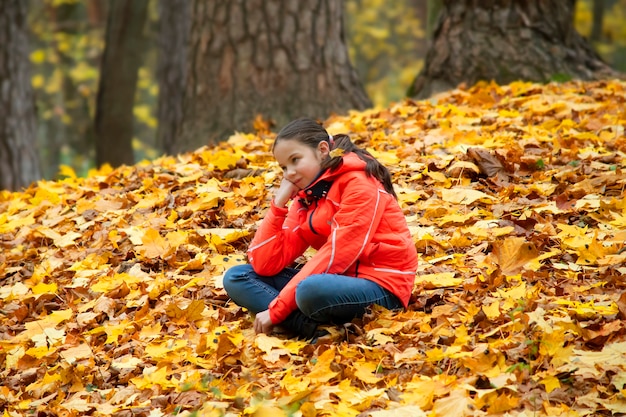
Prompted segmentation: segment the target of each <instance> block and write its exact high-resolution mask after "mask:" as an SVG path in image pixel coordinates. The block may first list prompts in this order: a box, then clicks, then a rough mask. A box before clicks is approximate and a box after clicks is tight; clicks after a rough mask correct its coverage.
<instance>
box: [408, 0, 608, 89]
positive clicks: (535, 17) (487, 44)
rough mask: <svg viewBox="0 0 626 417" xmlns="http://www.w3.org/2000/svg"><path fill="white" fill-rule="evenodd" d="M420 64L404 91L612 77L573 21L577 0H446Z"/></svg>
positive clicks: (606, 66)
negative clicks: (422, 62) (412, 79)
mask: <svg viewBox="0 0 626 417" xmlns="http://www.w3.org/2000/svg"><path fill="white" fill-rule="evenodd" d="M443 3H444V9H443V10H442V15H441V18H440V20H439V25H438V27H437V29H436V31H435V36H434V39H433V43H432V45H431V48H430V50H429V52H428V54H427V55H426V61H425V65H424V68H423V69H422V71H421V72H420V74H419V75H418V76H417V78H416V79H415V80H414V81H413V84H412V86H411V88H410V89H409V92H408V95H409V96H410V97H414V98H425V97H429V96H431V95H433V94H436V93H438V92H441V91H445V90H450V89H453V88H456V87H457V86H458V85H459V84H461V83H467V84H469V85H473V84H475V83H476V82H478V81H480V80H487V81H489V80H495V81H496V82H497V83H499V84H507V83H510V82H512V81H515V80H520V79H521V80H528V81H536V82H547V81H550V80H554V79H556V80H559V79H569V78H575V79H582V80H590V79H599V78H609V77H615V76H617V75H618V73H617V72H616V71H614V70H612V69H611V68H610V67H609V66H608V65H607V64H605V63H604V62H603V61H602V59H601V58H600V57H599V56H598V54H596V53H595V52H594V51H593V49H592V48H591V46H590V45H589V43H588V42H587V41H585V39H584V38H583V37H582V36H580V35H579V34H578V32H576V29H575V28H574V24H573V13H574V3H575V0H564V1H544V0H444V1H443Z"/></svg>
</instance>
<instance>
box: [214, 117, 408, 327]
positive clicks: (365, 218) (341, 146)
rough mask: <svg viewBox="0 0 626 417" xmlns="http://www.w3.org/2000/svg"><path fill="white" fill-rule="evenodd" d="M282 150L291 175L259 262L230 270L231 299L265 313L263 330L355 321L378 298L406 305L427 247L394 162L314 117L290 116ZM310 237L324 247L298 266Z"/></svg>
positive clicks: (263, 235)
mask: <svg viewBox="0 0 626 417" xmlns="http://www.w3.org/2000/svg"><path fill="white" fill-rule="evenodd" d="M273 153H274V157H275V158H276V161H277V162H278V163H279V165H280V167H281V168H282V170H283V173H284V178H283V179H282V181H281V183H280V187H279V188H278V190H277V191H276V194H275V195H274V199H273V200H272V202H271V206H270V210H269V211H268V213H267V215H266V217H265V218H264V219H263V221H262V222H261V225H260V226H259V228H258V230H257V232H256V234H255V236H254V239H253V240H252V242H251V243H250V246H249V248H248V260H249V262H250V265H239V266H235V267H233V268H231V269H229V270H228V271H227V272H226V274H225V276H224V288H225V289H226V292H227V293H228V295H229V296H230V297H231V299H232V300H233V301H234V302H235V303H237V304H239V305H240V306H243V307H246V308H248V309H249V310H250V311H251V312H253V313H256V317H255V320H254V330H255V331H256V332H257V333H270V332H271V330H272V328H273V326H274V325H277V324H279V323H280V324H281V326H282V327H285V328H287V329H288V330H291V331H293V332H295V333H297V334H298V335H300V336H302V337H304V338H306V339H309V338H311V337H313V336H315V333H316V328H317V325H318V324H319V323H345V322H349V321H351V320H352V319H353V318H356V317H359V316H362V315H363V314H364V313H365V311H366V309H367V308H368V307H370V306H371V305H373V304H378V305H380V306H382V307H385V308H387V309H390V310H392V309H401V308H403V307H406V306H407V303H408V301H409V297H410V295H411V291H412V289H413V282H414V280H415V273H416V270H417V251H416V249H415V244H414V243H413V239H412V238H411V235H410V233H409V229H408V227H407V224H406V220H405V218H404V215H403V213H402V210H401V209H400V206H399V205H398V202H397V200H396V194H395V192H394V190H393V185H392V183H391V175H390V174H389V171H388V170H387V168H385V167H384V166H383V165H382V164H381V163H380V162H378V161H377V160H376V159H375V158H374V157H372V156H371V155H370V154H369V152H367V151H366V150H363V149H360V148H358V147H357V146H356V145H354V143H352V141H351V140H350V138H349V137H348V136H347V135H338V136H336V137H335V138H333V137H332V136H330V135H329V134H328V132H327V131H326V130H325V129H324V128H323V127H322V126H321V125H320V124H318V123H317V122H315V121H314V120H310V119H297V120H294V121H292V122H290V123H289V124H287V125H286V126H285V127H284V128H283V129H282V130H281V131H280V132H279V133H278V136H277V137H276V140H275V142H274V145H273ZM291 200H293V201H292V203H291V205H290V207H289V208H287V205H288V203H289V201H291ZM309 247H313V248H315V249H317V252H316V253H315V255H313V256H312V258H311V259H310V260H309V261H308V262H307V263H306V264H305V265H304V266H303V267H302V268H301V269H293V268H289V265H291V264H292V263H293V262H294V260H295V259H296V258H298V257H299V256H300V255H302V254H303V253H304V251H305V250H306V249H307V248H309Z"/></svg>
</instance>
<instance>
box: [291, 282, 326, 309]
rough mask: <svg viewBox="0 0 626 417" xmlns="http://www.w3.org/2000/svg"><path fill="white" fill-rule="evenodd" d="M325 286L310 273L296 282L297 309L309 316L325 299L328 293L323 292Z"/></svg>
mask: <svg viewBox="0 0 626 417" xmlns="http://www.w3.org/2000/svg"><path fill="white" fill-rule="evenodd" d="M325 289H326V286H325V285H324V283H323V282H319V281H318V280H317V279H316V275H312V276H310V277H308V278H306V279H304V280H303V281H302V282H300V283H299V284H298V286H297V287H296V304H297V305H298V309H300V311H302V312H303V313H304V314H305V315H306V316H310V315H311V314H313V313H314V312H315V311H317V310H319V308H320V305H321V304H324V302H325V301H327V298H328V295H327V294H326V293H325Z"/></svg>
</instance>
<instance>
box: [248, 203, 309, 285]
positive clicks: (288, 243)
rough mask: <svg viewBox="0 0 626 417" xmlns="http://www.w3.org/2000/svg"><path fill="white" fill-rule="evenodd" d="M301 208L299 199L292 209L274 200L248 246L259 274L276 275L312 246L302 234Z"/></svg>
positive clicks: (250, 260)
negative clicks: (300, 227) (299, 211)
mask: <svg viewBox="0 0 626 417" xmlns="http://www.w3.org/2000/svg"><path fill="white" fill-rule="evenodd" d="M301 208H302V207H301V205H300V203H299V202H298V201H294V202H293V204H292V206H291V208H290V209H287V208H284V207H277V206H276V205H274V202H273V201H272V203H271V205H270V209H269V211H268V212H267V214H266V215H265V218H264V219H263V221H261V225H260V226H259V228H258V229H257V231H256V233H255V235H254V238H253V239H252V242H250V245H249V246H248V261H249V262H250V265H252V268H253V269H254V271H255V272H256V273H257V274H259V275H263V276H272V275H276V274H277V273H279V272H280V271H282V270H283V269H285V268H286V267H287V266H289V265H290V264H291V263H292V262H293V261H294V260H295V259H296V258H297V257H298V256H300V255H302V254H303V253H304V251H305V250H306V249H307V248H308V246H309V244H308V243H307V242H306V241H305V240H304V239H302V238H301V237H300V234H299V233H298V229H299V220H298V218H299V213H298V210H300V209H301Z"/></svg>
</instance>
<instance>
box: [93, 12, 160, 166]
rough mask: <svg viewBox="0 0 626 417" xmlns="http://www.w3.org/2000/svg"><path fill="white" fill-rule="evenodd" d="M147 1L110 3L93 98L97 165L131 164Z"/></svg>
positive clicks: (132, 161)
mask: <svg viewBox="0 0 626 417" xmlns="http://www.w3.org/2000/svg"><path fill="white" fill-rule="evenodd" d="M147 11H148V0H111V3H110V9H109V17H108V21H107V29H106V39H105V41H106V44H105V48H104V54H103V57H102V66H101V70H100V82H99V85H98V96H97V98H96V119H95V133H96V164H97V165H98V166H100V165H102V164H104V163H109V164H111V165H113V166H118V165H122V164H128V165H132V164H133V163H134V160H135V158H134V156H133V148H132V138H133V104H134V99H135V90H136V87H137V77H138V70H139V66H140V64H141V56H142V52H143V51H142V48H143V46H144V45H143V44H144V42H143V27H144V23H145V21H146V15H147Z"/></svg>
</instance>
